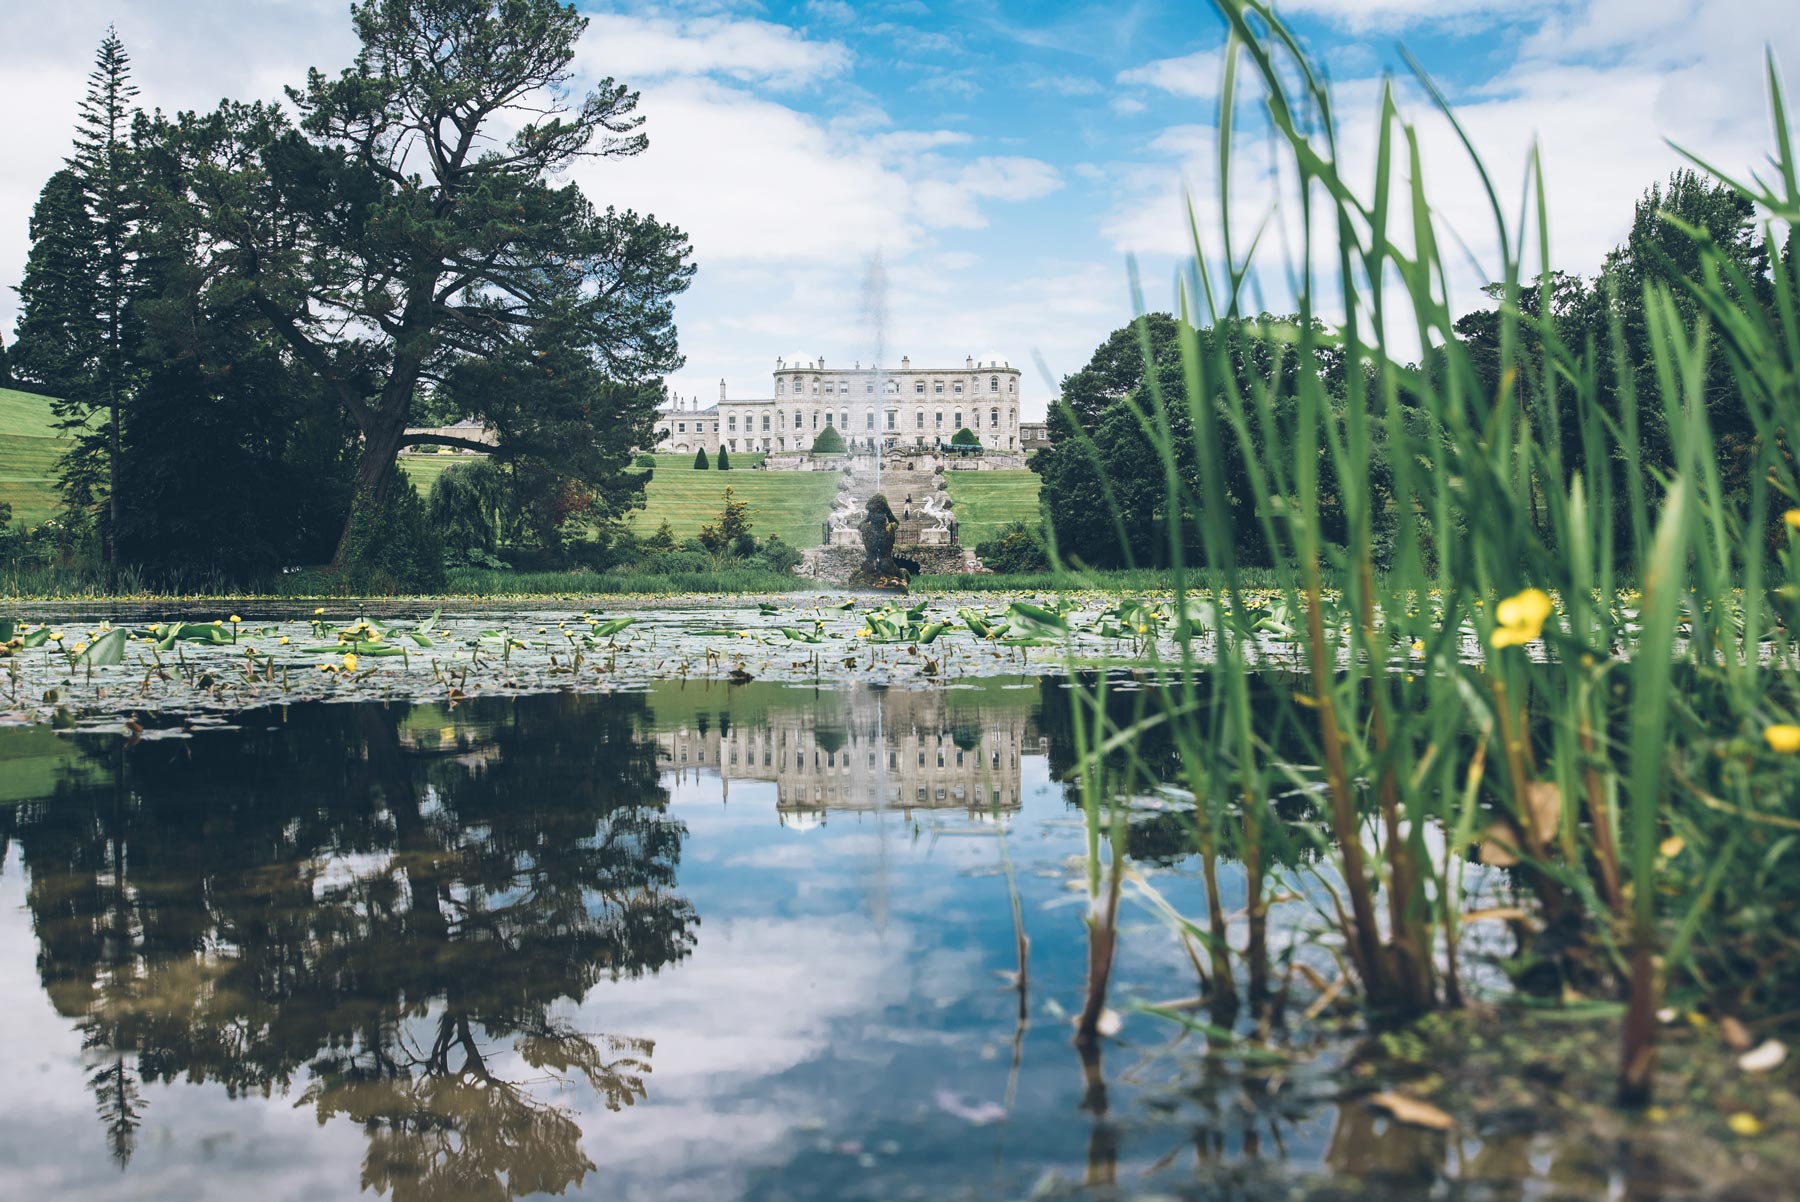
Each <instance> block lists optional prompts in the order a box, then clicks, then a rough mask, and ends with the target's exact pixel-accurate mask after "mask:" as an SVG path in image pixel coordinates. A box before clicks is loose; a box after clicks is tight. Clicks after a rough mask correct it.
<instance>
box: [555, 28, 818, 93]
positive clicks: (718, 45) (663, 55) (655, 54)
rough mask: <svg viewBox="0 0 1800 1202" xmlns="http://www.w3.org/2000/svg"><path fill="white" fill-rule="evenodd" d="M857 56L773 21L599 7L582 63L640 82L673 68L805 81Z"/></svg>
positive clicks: (781, 83) (786, 83) (771, 81)
mask: <svg viewBox="0 0 1800 1202" xmlns="http://www.w3.org/2000/svg"><path fill="white" fill-rule="evenodd" d="M852 62H853V56H852V55H851V53H850V50H849V48H848V47H846V46H844V45H843V44H842V43H840V42H821V41H815V40H812V39H809V38H807V37H805V36H803V35H802V34H800V33H798V32H796V31H795V30H793V29H790V28H789V27H788V26H786V25H776V24H773V23H771V22H768V21H758V20H750V19H745V18H725V17H702V18H698V19H694V20H686V21H678V20H675V19H673V18H669V17H638V16H626V15H623V14H620V13H595V14H593V15H592V16H590V17H589V18H588V29H587V34H586V35H585V36H584V37H583V38H582V41H581V52H580V55H579V56H578V58H577V61H576V66H577V68H578V69H580V70H583V71H585V72H586V73H588V74H591V75H612V76H615V77H617V78H618V79H620V80H622V81H624V82H625V83H628V84H632V85H634V86H635V85H636V84H638V83H639V82H645V83H647V82H649V81H652V80H657V79H666V78H668V77H669V76H673V75H724V76H728V77H730V78H732V79H737V80H742V81H745V82H749V81H756V82H759V83H762V84H765V85H768V86H771V87H776V88H800V87H806V86H808V85H810V84H816V83H823V82H824V81H826V80H829V79H832V78H835V77H837V76H840V75H843V74H844V73H845V72H847V71H848V70H849V69H850V66H851V63H852Z"/></svg>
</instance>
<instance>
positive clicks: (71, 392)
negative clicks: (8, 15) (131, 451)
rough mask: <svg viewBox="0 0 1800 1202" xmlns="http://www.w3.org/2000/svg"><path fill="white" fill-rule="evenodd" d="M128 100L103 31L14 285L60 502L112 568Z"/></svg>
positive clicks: (125, 313) (134, 191)
mask: <svg viewBox="0 0 1800 1202" xmlns="http://www.w3.org/2000/svg"><path fill="white" fill-rule="evenodd" d="M136 95H137V88H136V86H135V85H133V84H132V82H131V58H130V56H129V55H128V54H126V52H125V44H124V43H123V42H121V41H120V40H119V36H118V33H117V32H116V31H115V30H113V29H112V28H111V27H108V29H107V31H106V36H105V37H104V38H102V39H101V42H100V49H99V51H98V52H97V53H96V54H95V57H94V69H93V71H92V72H90V73H89V75H88V89H87V94H86V95H85V96H83V97H82V101H81V108H80V117H79V119H78V121H77V124H76V128H75V145H74V150H73V153H72V154H71V155H70V156H69V158H68V159H67V160H65V162H66V166H65V168H64V169H63V170H62V171H59V172H58V173H57V174H56V175H55V176H52V177H51V180H50V182H49V183H48V184H46V185H45V188H44V192H43V193H42V194H41V195H40V196H39V198H38V206H37V209H36V210H35V211H34V213H33V216H32V229H31V238H32V252H31V259H30V261H28V263H27V266H26V272H25V277H24V280H23V281H22V282H21V285H20V288H19V293H20V299H21V301H22V302H23V304H24V309H25V315H24V316H23V317H22V318H21V320H20V323H19V341H20V342H21V343H24V344H26V348H27V349H26V351H25V352H24V356H23V357H24V360H25V368H24V370H27V371H29V372H30V373H31V374H32V375H33V376H34V378H35V379H36V380H37V382H38V383H39V384H41V385H42V386H43V387H44V388H45V389H46V391H49V392H50V393H51V394H52V395H54V396H55V397H56V398H57V404H56V415H57V418H58V425H59V426H60V427H61V428H62V429H63V430H64V431H65V432H67V433H68V434H69V435H70V436H71V439H72V444H71V446H70V449H69V451H68V452H67V453H66V454H65V456H64V458H63V463H62V469H61V488H62V492H63V504H64V507H65V508H67V509H68V510H70V511H71V513H72V514H73V515H75V516H77V517H78V518H81V519H86V518H90V517H98V518H99V519H100V521H99V527H100V535H101V554H102V557H103V559H104V560H105V562H106V563H107V565H108V566H112V565H113V564H114V563H115V562H116V555H115V539H114V535H115V532H116V531H117V529H118V525H119V514H120V506H121V498H120V496H119V490H118V487H117V477H118V464H119V446H120V440H121V434H122V429H123V410H124V408H125V405H126V402H127V398H128V396H129V394H130V391H131V379H130V377H131V366H132V364H131V359H132V356H131V351H132V348H133V347H134V346H135V343H136V339H137V334H136V331H135V330H134V328H133V322H132V320H131V304H132V301H133V299H134V291H135V288H136V280H135V272H134V266H135V259H136V250H135V246H134V239H135V234H136V228H137V217H138V211H139V200H140V197H139V189H138V177H137V170H136V168H135V166H134V155H133V152H132V146H131V124H132V119H133V110H132V107H131V102H132V99H133V98H134V97H135V96H136Z"/></svg>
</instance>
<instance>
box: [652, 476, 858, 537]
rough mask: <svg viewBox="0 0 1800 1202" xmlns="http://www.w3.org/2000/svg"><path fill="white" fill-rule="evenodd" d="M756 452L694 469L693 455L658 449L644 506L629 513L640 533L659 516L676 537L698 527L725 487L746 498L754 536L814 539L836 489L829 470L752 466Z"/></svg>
mask: <svg viewBox="0 0 1800 1202" xmlns="http://www.w3.org/2000/svg"><path fill="white" fill-rule="evenodd" d="M759 460H760V457H759V456H754V455H742V456H739V455H733V456H732V457H731V470H730V471H728V472H719V471H710V470H709V471H704V472H697V471H695V470H694V461H693V459H692V457H690V456H685V455H658V456H657V457H656V474H655V475H653V476H652V477H651V478H650V488H649V490H648V492H647V494H646V496H645V501H644V508H643V509H641V510H639V511H638V512H637V513H636V514H635V515H634V516H633V517H632V524H633V525H634V526H635V527H636V529H637V532H638V533H639V534H645V535H648V534H653V533H655V531H656V528H657V526H659V525H661V524H662V523H663V522H664V521H667V522H668V523H669V526H670V528H671V529H672V530H674V531H675V537H676V538H678V539H680V538H687V537H688V536H689V535H694V534H698V533H700V527H701V526H703V525H705V524H706V523H708V522H711V521H714V520H716V519H717V518H718V516H719V510H720V509H721V508H723V507H724V504H725V489H726V488H727V487H728V486H729V487H730V489H731V490H732V496H733V497H735V498H736V499H738V500H741V501H748V502H749V503H750V522H751V528H752V530H753V532H754V533H755V534H756V536H757V537H758V538H767V537H768V536H769V535H771V534H776V535H780V536H781V539H782V541H783V542H786V543H789V544H790V545H792V546H796V547H816V546H818V545H819V530H820V527H821V525H822V524H823V523H824V521H825V517H826V515H827V514H829V513H830V512H831V498H832V496H833V495H834V494H835V493H836V491H837V476H836V475H835V474H834V473H832V472H753V471H749V470H747V469H748V468H749V467H750V465H751V464H752V463H755V462H758V461H759Z"/></svg>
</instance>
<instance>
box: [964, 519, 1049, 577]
mask: <svg viewBox="0 0 1800 1202" xmlns="http://www.w3.org/2000/svg"><path fill="white" fill-rule="evenodd" d="M975 554H977V555H979V556H980V557H981V566H982V567H984V568H986V569H988V570H989V571H990V572H1044V571H1048V570H1049V568H1050V553H1049V552H1048V551H1047V550H1046V549H1045V547H1044V531H1043V527H1041V526H1039V525H1037V524H1036V523H1034V522H1008V523H1007V524H1006V525H1004V526H1002V527H1000V529H999V531H998V532H997V533H996V534H995V535H994V537H992V538H989V539H983V540H982V541H981V542H979V543H977V544H975Z"/></svg>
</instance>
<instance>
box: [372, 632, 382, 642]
mask: <svg viewBox="0 0 1800 1202" xmlns="http://www.w3.org/2000/svg"><path fill="white" fill-rule="evenodd" d="M369 641H370V642H371V643H379V642H380V641H381V631H379V630H371V631H369Z"/></svg>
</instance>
